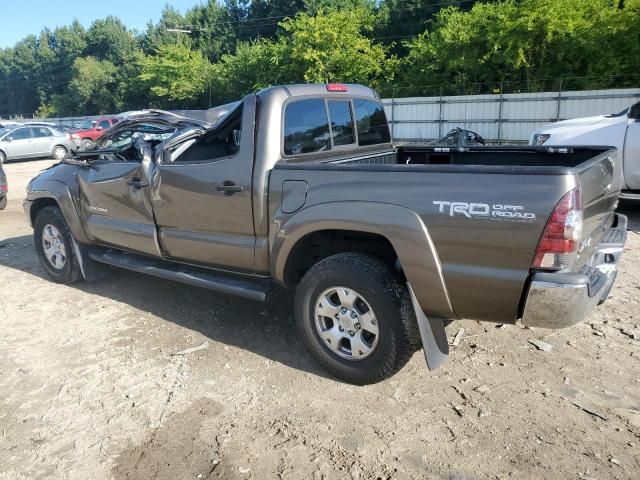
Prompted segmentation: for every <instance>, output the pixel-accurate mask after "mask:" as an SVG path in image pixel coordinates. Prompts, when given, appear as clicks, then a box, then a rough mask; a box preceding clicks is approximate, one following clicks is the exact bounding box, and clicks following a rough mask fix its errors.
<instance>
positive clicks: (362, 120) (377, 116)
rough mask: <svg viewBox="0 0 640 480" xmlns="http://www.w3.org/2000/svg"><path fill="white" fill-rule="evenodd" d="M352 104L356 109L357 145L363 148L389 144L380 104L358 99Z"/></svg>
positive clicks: (384, 116)
mask: <svg viewBox="0 0 640 480" xmlns="http://www.w3.org/2000/svg"><path fill="white" fill-rule="evenodd" d="M353 104H354V106H355V109H356V124H357V126H358V144H359V145H361V146H365V145H377V144H379V143H389V142H390V141H391V135H390V134H389V126H388V125H387V117H386V115H385V114H384V108H382V104H380V103H379V102H374V101H372V100H362V99H358V98H356V99H354V101H353Z"/></svg>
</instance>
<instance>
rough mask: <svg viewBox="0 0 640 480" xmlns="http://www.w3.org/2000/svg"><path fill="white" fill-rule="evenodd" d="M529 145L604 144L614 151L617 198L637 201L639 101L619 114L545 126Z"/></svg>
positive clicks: (639, 182) (639, 190)
mask: <svg viewBox="0 0 640 480" xmlns="http://www.w3.org/2000/svg"><path fill="white" fill-rule="evenodd" d="M529 143H530V144H531V145H545V146H547V145H550V146H552V145H608V146H614V147H616V148H617V149H618V155H619V158H620V161H621V163H622V171H623V175H624V183H625V186H624V187H623V191H622V193H621V194H620V198H627V199H634V200H640V102H638V103H635V104H633V105H631V106H630V107H629V108H627V109H625V110H623V111H622V112H620V113H616V114H613V115H599V116H597V117H585V118H575V119H573V120H563V121H561V122H556V123H551V124H549V125H545V126H544V127H542V128H541V129H539V130H536V131H535V132H533V134H532V135H531V139H530V142H529Z"/></svg>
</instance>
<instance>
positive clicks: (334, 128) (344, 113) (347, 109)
mask: <svg viewBox="0 0 640 480" xmlns="http://www.w3.org/2000/svg"><path fill="white" fill-rule="evenodd" d="M328 105H329V115H330V116H331V136H332V137H333V144H334V145H336V146H339V145H351V144H352V143H355V141H356V140H355V134H354V132H353V117H352V115H351V102H349V101H348V100H329V102H328Z"/></svg>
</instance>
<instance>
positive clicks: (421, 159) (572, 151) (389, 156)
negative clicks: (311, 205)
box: [287, 145, 613, 168]
mask: <svg viewBox="0 0 640 480" xmlns="http://www.w3.org/2000/svg"><path fill="white" fill-rule="evenodd" d="M612 148H613V147H591V146H586V147H553V148H549V147H547V148H545V147H532V146H524V147H522V146H517V147H514V146H511V147H504V146H487V147H485V146H478V147H465V148H457V147H436V146H427V145H424V146H413V145H411V146H403V145H401V146H397V147H396V148H395V151H394V152H393V153H390V152H388V151H385V152H382V153H373V154H370V155H367V156H364V157H363V156H357V157H351V158H349V157H347V158H342V159H339V160H333V161H329V162H327V163H325V162H321V161H320V162H306V163H308V164H311V165H312V164H314V163H315V164H316V165H317V163H325V164H329V165H335V166H336V167H337V166H338V165H342V166H353V167H361V166H363V165H370V166H372V167H374V168H375V167H376V166H378V167H380V166H383V165H384V166H387V168H388V167H389V166H391V165H393V166H395V167H396V168H398V167H399V166H400V165H403V166H416V167H418V166H424V165H433V166H441V167H451V166H455V165H459V166H467V167H482V166H493V167H515V166H521V167H564V168H573V167H577V166H578V165H580V164H582V163H584V162H586V161H588V160H591V159H592V158H595V157H597V156H598V155H600V154H602V153H605V152H607V151H608V150H610V149H612ZM291 166H292V165H291V164H287V167H288V168H290V167H291Z"/></svg>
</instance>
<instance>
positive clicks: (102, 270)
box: [71, 236, 109, 282]
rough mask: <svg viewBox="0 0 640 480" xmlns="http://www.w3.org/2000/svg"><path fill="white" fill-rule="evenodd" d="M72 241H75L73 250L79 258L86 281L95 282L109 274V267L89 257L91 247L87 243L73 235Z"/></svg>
mask: <svg viewBox="0 0 640 480" xmlns="http://www.w3.org/2000/svg"><path fill="white" fill-rule="evenodd" d="M71 241H72V242H73V251H74V252H75V254H76V258H77V259H78V263H79V264H80V271H81V272H82V276H83V277H84V279H85V281H87V282H94V281H96V280H100V279H102V278H105V277H106V276H108V275H109V267H108V266H106V265H103V264H102V263H98V262H96V261H95V260H93V259H92V258H91V257H89V249H88V248H87V247H86V246H85V245H82V244H80V243H78V242H76V239H75V238H73V236H71Z"/></svg>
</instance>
